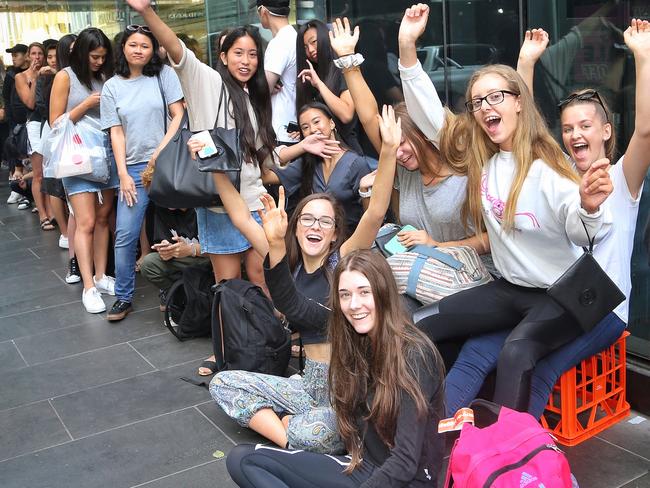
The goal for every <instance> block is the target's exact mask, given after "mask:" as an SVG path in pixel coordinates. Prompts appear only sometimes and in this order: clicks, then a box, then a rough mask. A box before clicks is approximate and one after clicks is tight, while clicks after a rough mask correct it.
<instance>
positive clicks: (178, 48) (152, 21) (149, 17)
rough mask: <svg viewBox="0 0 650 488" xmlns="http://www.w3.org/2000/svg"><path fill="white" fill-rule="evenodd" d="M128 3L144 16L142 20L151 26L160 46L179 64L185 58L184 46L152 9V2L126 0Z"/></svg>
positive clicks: (146, 0)
mask: <svg viewBox="0 0 650 488" xmlns="http://www.w3.org/2000/svg"><path fill="white" fill-rule="evenodd" d="M126 3H128V4H129V6H130V7H131V8H132V9H133V10H135V11H136V12H138V13H139V14H140V15H142V18H143V19H144V21H145V22H146V24H147V26H149V29H151V32H152V33H153V35H154V36H155V37H156V39H158V42H159V43H160V45H161V46H162V47H164V48H165V49H166V50H167V56H169V57H170V58H171V60H172V61H173V62H174V63H176V64H178V63H179V62H180V61H181V58H182V57H183V46H182V44H181V41H179V40H178V37H176V34H174V31H173V30H171V28H170V27H169V26H168V25H167V24H165V23H164V22H163V21H162V19H161V18H160V17H158V14H156V12H154V10H153V8H151V1H150V0H126Z"/></svg>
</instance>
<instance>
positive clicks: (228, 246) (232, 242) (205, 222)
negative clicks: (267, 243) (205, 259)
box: [196, 208, 262, 254]
mask: <svg viewBox="0 0 650 488" xmlns="http://www.w3.org/2000/svg"><path fill="white" fill-rule="evenodd" d="M251 214H252V215H253V218H254V219H255V220H256V221H257V222H258V223H259V224H260V225H261V224H262V221H261V220H260V217H259V215H257V212H251ZM196 224H197V227H198V230H199V242H200V243H201V252H202V253H207V254H237V253H240V252H244V251H246V250H248V249H250V247H251V244H250V242H248V240H246V238H245V237H244V236H243V234H242V233H241V232H239V230H237V228H236V227H235V226H234V225H233V223H232V221H231V220H230V217H229V216H228V214H227V213H216V212H212V211H210V210H208V209H207V208H197V209H196Z"/></svg>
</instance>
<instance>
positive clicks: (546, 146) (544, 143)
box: [443, 64, 580, 231]
mask: <svg viewBox="0 0 650 488" xmlns="http://www.w3.org/2000/svg"><path fill="white" fill-rule="evenodd" d="M488 74H492V75H497V76H500V77H502V78H503V79H504V80H506V82H507V84H508V90H510V91H512V92H514V93H517V94H518V96H519V103H520V106H521V110H520V112H519V114H518V117H517V127H516V128H515V132H514V136H513V143H512V154H513V157H514V160H515V161H516V163H517V168H516V170H515V175H514V178H513V181H512V186H511V187H510V193H509V195H508V203H507V204H506V209H505V213H504V223H503V227H504V229H505V230H506V231H512V230H513V228H514V217H515V211H516V208H517V200H518V199H519V194H520V193H521V189H522V187H523V184H524V180H525V179H526V176H527V175H528V171H529V170H530V167H531V166H532V164H533V161H535V160H536V159H541V160H542V161H544V163H546V164H547V165H548V166H549V167H550V168H551V169H552V170H553V171H555V172H556V173H558V174H559V175H560V176H562V177H563V178H567V179H569V180H571V181H574V182H576V183H579V182H580V178H579V177H578V176H577V175H576V173H575V171H574V170H573V168H572V167H571V165H570V164H569V162H568V161H567V160H566V158H565V156H564V153H563V152H562V149H561V148H560V146H559V144H558V143H557V142H556V141H555V139H554V138H553V136H552V135H551V133H550V131H549V130H548V127H547V126H546V122H545V121H544V118H543V117H542V115H541V114H540V113H539V110H538V109H537V106H536V105H535V101H534V100H533V97H532V95H531V94H530V91H529V90H528V88H527V87H526V83H525V82H524V80H523V79H522V78H521V76H520V75H519V74H518V73H517V72H516V71H515V70H514V69H512V68H511V67H510V66H505V65H503V64H494V65H490V66H484V67H483V68H481V69H479V70H478V71H476V72H474V74H473V75H472V77H471V78H470V80H469V83H468V85H467V92H466V95H465V97H466V99H467V100H471V98H472V87H473V86H474V83H476V81H477V80H478V79H479V78H481V77H482V76H485V75H488ZM460 117H465V119H466V120H465V121H464V123H462V124H461V127H465V128H466V129H465V130H467V131H469V134H468V135H469V138H468V139H466V140H468V141H471V144H468V149H469V150H468V151H467V154H466V162H467V176H468V183H467V201H466V204H465V207H464V208H463V218H465V219H467V218H470V219H471V221H472V222H473V223H474V226H475V228H476V229H479V228H480V227H481V223H482V206H481V176H482V170H483V166H484V165H485V163H486V162H487V161H488V160H489V159H490V158H491V157H492V156H494V154H496V153H497V152H498V151H499V148H498V146H497V145H496V144H494V143H493V142H492V141H491V140H490V139H489V138H488V136H487V134H486V133H485V132H484V131H483V129H482V128H481V127H480V126H479V124H478V122H477V121H476V119H475V118H474V115H473V114H471V113H465V114H464V115H462V116H460ZM448 125H449V124H448ZM450 127H455V128H456V129H457V128H458V127H459V126H458V125H455V124H451V126H450ZM443 130H445V128H444V127H443Z"/></svg>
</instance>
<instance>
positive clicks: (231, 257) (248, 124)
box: [128, 0, 275, 376]
mask: <svg viewBox="0 0 650 488" xmlns="http://www.w3.org/2000/svg"><path fill="white" fill-rule="evenodd" d="M128 4H129V5H130V6H131V7H132V8H133V9H135V10H136V11H138V12H139V13H140V14H141V15H142V18H143V19H144V21H145V22H146V24H147V26H148V27H149V29H150V30H151V32H152V33H153V34H154V36H155V37H156V38H157V39H158V41H159V42H160V44H161V45H162V46H163V47H164V48H165V49H166V50H167V55H168V58H169V60H170V62H171V66H172V67H173V68H174V69H175V70H176V73H177V75H178V77H179V79H180V82H181V87H182V88H183V94H184V96H185V101H186V102H187V110H188V114H189V125H190V130H192V132H199V131H203V130H212V129H213V127H214V125H215V121H218V124H219V125H220V126H221V127H224V126H225V125H226V118H227V125H228V127H231V128H232V127H235V126H236V127H237V128H238V129H239V132H240V143H241V149H242V155H243V161H242V165H241V173H240V182H241V183H240V191H241V194H242V196H243V198H244V200H245V201H246V203H247V204H248V206H249V210H250V211H251V212H256V211H257V210H259V209H261V208H262V204H261V202H260V196H261V195H262V194H263V193H264V192H265V189H264V186H263V184H262V168H263V166H264V165H268V166H270V165H272V153H273V149H274V147H275V135H274V133H273V127H272V124H271V98H270V93H269V87H268V83H267V81H266V77H265V74H264V59H263V49H262V41H261V38H260V35H259V33H258V32H257V31H256V30H254V29H253V28H251V27H250V26H243V27H237V28H234V29H232V31H231V32H230V33H229V34H228V35H227V36H226V38H225V39H224V41H223V44H222V46H221V52H220V58H219V61H218V62H217V67H216V70H215V69H212V68H211V67H210V66H208V65H206V64H204V63H202V62H201V61H199V60H198V59H197V58H196V55H195V54H194V53H193V52H192V51H190V50H188V49H187V47H186V46H185V45H184V44H183V42H181V41H180V40H179V39H178V38H177V37H176V34H174V32H173V31H172V30H171V29H170V28H169V26H167V25H166V24H165V23H164V22H163V21H162V20H161V19H160V17H158V15H157V14H156V12H154V10H153V9H152V8H151V2H150V0H128ZM223 86H225V90H226V93H227V96H226V97H225V98H227V99H228V101H229V103H228V106H227V107H226V105H225V103H224V106H222V107H221V109H219V96H220V94H221V88H222V87H223ZM196 214H197V226H198V231H199V240H200V241H201V249H202V252H203V253H204V254H207V255H208V256H209V257H210V261H211V263H212V269H213V271H214V275H215V279H216V280H217V282H219V281H221V280H224V279H231V278H238V277H239V276H240V275H241V261H242V259H244V260H245V265H246V274H247V276H248V279H249V280H250V281H251V282H253V283H255V284H256V285H259V286H261V287H262V288H264V289H265V288H266V285H265V284H264V276H263V274H264V273H263V270H262V258H261V256H259V255H258V254H257V253H255V251H253V250H251V249H250V247H251V246H250V243H249V242H248V241H247V240H246V238H245V237H244V236H243V235H242V234H241V233H240V232H239V231H238V230H237V229H236V228H235V226H234V225H233V224H232V222H231V220H230V218H229V217H228V214H227V213H226V211H225V209H224V208H223V207H213V208H209V209H208V208H198V209H196ZM255 215H256V213H255ZM215 367H216V363H215V362H214V361H213V360H210V361H207V362H206V363H205V364H204V366H203V367H201V369H200V370H199V374H200V375H203V376H209V375H211V374H213V373H214V371H215V370H214V368H215Z"/></svg>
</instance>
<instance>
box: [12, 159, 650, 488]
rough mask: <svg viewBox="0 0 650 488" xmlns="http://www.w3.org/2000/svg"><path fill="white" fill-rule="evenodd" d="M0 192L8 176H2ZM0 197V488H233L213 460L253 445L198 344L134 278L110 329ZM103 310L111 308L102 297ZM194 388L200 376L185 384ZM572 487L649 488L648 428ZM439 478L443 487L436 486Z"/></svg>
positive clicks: (48, 239)
mask: <svg viewBox="0 0 650 488" xmlns="http://www.w3.org/2000/svg"><path fill="white" fill-rule="evenodd" d="M0 178H1V179H2V180H3V181H6V178H7V173H6V171H2V172H0ZM8 195H9V190H8V188H7V187H6V185H5V186H3V187H2V188H1V189H0V202H1V203H0V372H1V373H2V374H1V375H0V486H2V487H3V488H14V487H15V488H26V487H29V488H38V487H49V488H52V487H56V488H58V487H62V488H64V487H65V488H68V487H109V488H119V487H145V486H146V487H148V488H154V487H155V488H163V487H192V488H201V487H211V488H213V487H219V488H222V487H233V486H235V485H234V483H233V482H232V481H231V480H230V478H229V476H228V473H227V471H226V466H225V459H224V457H223V454H227V453H228V452H229V451H230V449H231V448H232V447H233V446H234V445H235V444H237V443H241V442H257V441H259V440H260V438H259V437H258V436H257V435H255V434H254V433H252V432H251V431H249V430H248V429H243V428H241V427H239V426H238V425H237V424H236V423H235V422H233V421H232V420H230V419H229V418H227V417H226V416H225V415H224V414H223V413H222V412H221V410H220V409H219V408H218V407H217V406H216V405H215V404H214V403H213V402H212V401H211V400H210V395H209V393H208V391H207V390H206V389H203V388H199V387H196V386H193V385H191V384H189V383H186V382H184V381H181V380H180V379H179V377H181V376H190V377H194V373H195V371H196V368H197V366H198V364H199V363H200V362H201V360H202V359H204V358H205V357H207V356H208V355H209V352H210V348H211V346H210V342H209V341H208V340H192V341H187V342H183V343H181V342H178V341H177V340H176V339H175V338H174V337H172V335H171V334H170V333H169V332H167V330H166V329H165V328H164V327H162V325H161V324H162V314H161V313H160V312H159V310H158V294H157V290H156V289H154V288H153V287H152V286H150V285H148V284H147V283H146V282H145V281H144V280H143V279H142V278H140V277H139V276H138V279H137V290H136V296H135V298H134V312H133V313H131V314H130V315H129V316H128V317H127V318H126V319H125V320H124V321H122V322H117V323H109V322H107V321H106V314H105V313H103V314H98V315H91V314H88V313H86V312H85V310H84V309H83V306H82V305H81V289H82V287H81V285H80V284H76V285H68V284H66V283H65V282H64V281H63V277H64V276H65V274H66V266H67V261H68V253H67V251H66V250H62V249H59V248H58V246H57V242H58V237H59V234H58V232H56V231H53V232H43V231H41V230H40V228H39V226H38V218H37V217H36V216H35V215H33V214H31V213H30V212H29V211H28V210H22V211H21V210H18V209H17V208H16V205H7V204H6V203H4V202H6V199H7V197H8ZM105 302H106V305H107V307H109V308H110V306H111V305H112V303H113V297H105ZM196 378H198V377H196ZM567 452H568V456H569V460H570V462H571V467H572V470H573V472H574V473H575V475H576V477H577V479H578V481H579V483H580V486H581V487H583V488H614V487H626V488H632V487H636V488H642V487H643V488H650V475H649V474H648V469H649V468H650V421H649V420H647V419H645V418H644V417H641V416H638V415H637V414H636V413H634V412H633V413H632V414H631V416H630V417H629V418H628V419H627V420H625V421H623V422H621V423H619V424H618V425H616V426H614V427H612V428H610V429H609V430H607V431H605V432H604V433H603V434H601V435H599V436H597V437H595V438H592V439H590V440H588V441H587V442H585V443H583V444H581V445H580V446H578V447H574V448H570V449H567ZM441 478H444V476H441Z"/></svg>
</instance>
